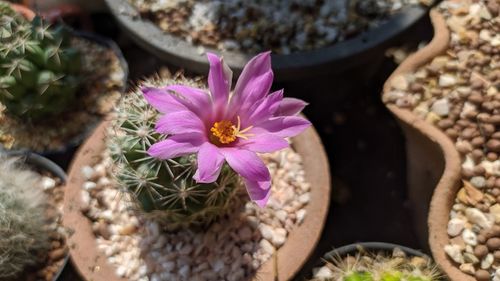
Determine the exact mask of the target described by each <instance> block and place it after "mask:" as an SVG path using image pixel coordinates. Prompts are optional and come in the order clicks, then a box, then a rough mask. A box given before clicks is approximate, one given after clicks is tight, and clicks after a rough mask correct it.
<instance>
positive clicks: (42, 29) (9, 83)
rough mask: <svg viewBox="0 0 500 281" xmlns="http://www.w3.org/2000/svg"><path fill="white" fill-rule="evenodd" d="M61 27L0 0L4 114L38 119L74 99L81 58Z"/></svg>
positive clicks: (0, 80) (0, 88)
mask: <svg viewBox="0 0 500 281" xmlns="http://www.w3.org/2000/svg"><path fill="white" fill-rule="evenodd" d="M69 45H70V42H69V34H68V31H67V30H66V29H65V28H64V27H58V28H50V27H49V26H47V25H46V24H45V23H44V22H43V21H42V20H41V18H39V17H35V19H33V21H32V22H29V21H27V20H26V19H24V18H23V17H21V16H20V15H18V14H16V13H15V12H13V11H12V9H11V8H10V7H9V5H8V4H7V3H5V2H1V1H0V103H2V104H3V105H5V107H6V109H7V113H8V114H10V115H13V116H17V117H23V118H29V119H33V120H35V119H37V118H40V117H44V116H50V115H56V114H58V113H61V112H62V111H64V110H67V109H68V106H69V105H70V104H71V103H72V102H73V100H74V99H75V96H76V93H77V89H78V86H79V84H80V80H81V79H80V77H79V76H78V74H79V72H80V69H81V57H80V53H79V51H78V50H77V49H75V48H72V47H70V46H69Z"/></svg>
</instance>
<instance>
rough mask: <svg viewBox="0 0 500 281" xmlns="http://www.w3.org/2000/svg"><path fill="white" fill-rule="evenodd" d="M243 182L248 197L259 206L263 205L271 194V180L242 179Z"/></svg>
mask: <svg viewBox="0 0 500 281" xmlns="http://www.w3.org/2000/svg"><path fill="white" fill-rule="evenodd" d="M244 182H245V186H246V189H247V192H248V195H249V196H250V199H252V201H254V202H255V203H256V204H257V205H258V206H259V207H261V208H263V207H265V206H266V203H267V200H269V196H270V195H271V181H252V180H249V179H244Z"/></svg>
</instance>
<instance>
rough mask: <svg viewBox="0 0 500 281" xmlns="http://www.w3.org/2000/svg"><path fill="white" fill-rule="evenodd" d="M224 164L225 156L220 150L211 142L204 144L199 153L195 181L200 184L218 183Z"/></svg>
mask: <svg viewBox="0 0 500 281" xmlns="http://www.w3.org/2000/svg"><path fill="white" fill-rule="evenodd" d="M223 164H224V156H223V155H222V154H221V153H220V152H219V149H218V148H217V147H216V146H215V145H213V144H211V143H209V142H206V143H204V144H203V145H202V146H201V147H200V150H199V151H198V170H197V171H196V173H195V174H194V176H193V178H194V180H196V182H199V183H210V182H214V181H216V180H217V178H218V177H219V174H220V171H221V169H222V165H223Z"/></svg>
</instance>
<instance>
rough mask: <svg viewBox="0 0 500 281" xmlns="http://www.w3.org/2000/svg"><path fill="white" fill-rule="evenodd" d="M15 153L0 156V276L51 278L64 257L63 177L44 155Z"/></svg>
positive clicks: (56, 273)
mask: <svg viewBox="0 0 500 281" xmlns="http://www.w3.org/2000/svg"><path fill="white" fill-rule="evenodd" d="M19 155H20V154H19V153H18V154H17V156H14V154H10V155H8V156H7V155H3V154H2V155H0V237H1V239H0V279H2V280H22V279H24V278H26V279H27V280H33V279H34V278H36V279H37V280H56V279H57V276H58V275H59V274H60V272H61V271H62V269H63V267H64V266H65V264H66V261H67V250H66V246H65V243H64V237H63V236H64V231H63V228H62V226H61V214H60V212H59V211H58V210H59V208H60V207H61V206H60V205H61V204H62V201H61V199H62V197H61V188H62V185H61V184H60V183H61V182H62V181H64V179H65V175H64V172H63V171H62V169H61V168H59V167H58V166H56V165H55V164H54V163H52V162H50V161H49V160H47V159H45V158H43V157H40V156H37V155H31V154H29V155H22V156H21V157H19ZM26 164H28V165H29V166H28V165H26ZM49 175H50V176H49ZM58 182H59V184H58ZM57 197H59V199H57Z"/></svg>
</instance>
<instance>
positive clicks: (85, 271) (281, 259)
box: [63, 121, 330, 281]
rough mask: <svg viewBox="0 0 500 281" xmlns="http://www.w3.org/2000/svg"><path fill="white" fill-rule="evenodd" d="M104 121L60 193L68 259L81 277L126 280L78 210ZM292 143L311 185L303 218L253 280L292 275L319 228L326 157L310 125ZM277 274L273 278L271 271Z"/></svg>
mask: <svg viewBox="0 0 500 281" xmlns="http://www.w3.org/2000/svg"><path fill="white" fill-rule="evenodd" d="M109 125H110V123H109V121H107V122H104V123H102V124H101V125H100V126H99V127H98V128H97V130H96V131H95V132H94V134H93V135H92V136H91V137H90V138H89V139H88V140H87V141H86V142H85V144H84V145H83V146H82V147H81V148H80V150H79V151H78V152H77V154H76V157H75V158H74V161H73V163H72V165H71V168H70V172H69V178H68V181H67V185H68V186H67V187H66V190H67V192H66V194H65V197H64V219H63V220H64V224H65V226H66V227H69V228H71V229H72V230H74V234H73V235H72V236H71V237H70V238H69V245H70V253H71V259H72V261H73V264H74V265H75V267H76V269H77V270H78V271H79V273H80V275H81V276H82V277H83V278H84V279H85V280H93V281H118V280H125V279H122V278H119V277H117V276H116V275H115V268H114V267H113V266H112V265H110V264H108V263H107V261H106V256H105V255H104V254H103V253H101V252H100V251H99V250H98V249H97V244H96V238H95V236H94V233H93V231H92V226H91V222H90V220H89V219H88V218H87V217H86V216H85V215H83V214H82V213H81V212H80V206H81V204H82V203H81V192H80V191H81V187H82V184H83V182H84V181H85V179H84V178H83V176H82V173H81V170H82V167H83V166H86V165H92V164H94V163H95V161H96V159H98V158H99V156H100V154H101V152H102V151H103V150H104V148H105V147H104V146H105V144H104V141H103V139H104V137H105V131H106V128H107V127H108V126H109ZM292 146H293V148H294V149H295V150H296V151H297V152H298V153H299V154H300V155H301V156H302V159H303V164H304V168H305V172H306V178H307V180H308V182H309V183H310V184H311V186H313V188H312V189H311V201H310V203H309V204H308V205H307V207H306V210H307V216H306V218H305V220H304V222H303V223H302V224H301V225H300V226H298V227H297V228H295V229H294V230H293V231H292V232H291V233H290V234H289V236H288V240H287V242H286V243H285V244H284V245H283V246H282V247H281V248H280V249H279V250H278V251H277V267H276V264H275V259H273V258H270V259H269V260H268V261H267V262H266V263H265V264H263V266H262V267H261V268H260V270H259V271H258V272H257V274H256V277H254V280H264V281H265V280H268V281H279V280H289V279H291V278H292V277H293V276H294V275H295V274H296V273H297V272H298V270H299V269H300V268H301V266H302V265H303V264H304V263H305V262H306V260H307V259H308V257H309V256H310V255H311V254H312V252H313V250H314V248H315V246H316V244H317V242H318V240H319V238H320V236H321V232H322V229H323V225H324V222H325V219H326V216H327V212H328V205H329V201H330V174H329V172H330V171H329V166H328V159H327V157H326V154H325V151H324V148H323V145H322V144H321V140H320V138H319V136H318V134H317V133H316V131H315V130H314V128H312V127H311V128H309V129H307V130H306V131H305V132H304V133H302V134H301V135H299V136H297V137H295V138H293V139H292ZM276 273H277V275H278V278H275V275H276Z"/></svg>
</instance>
